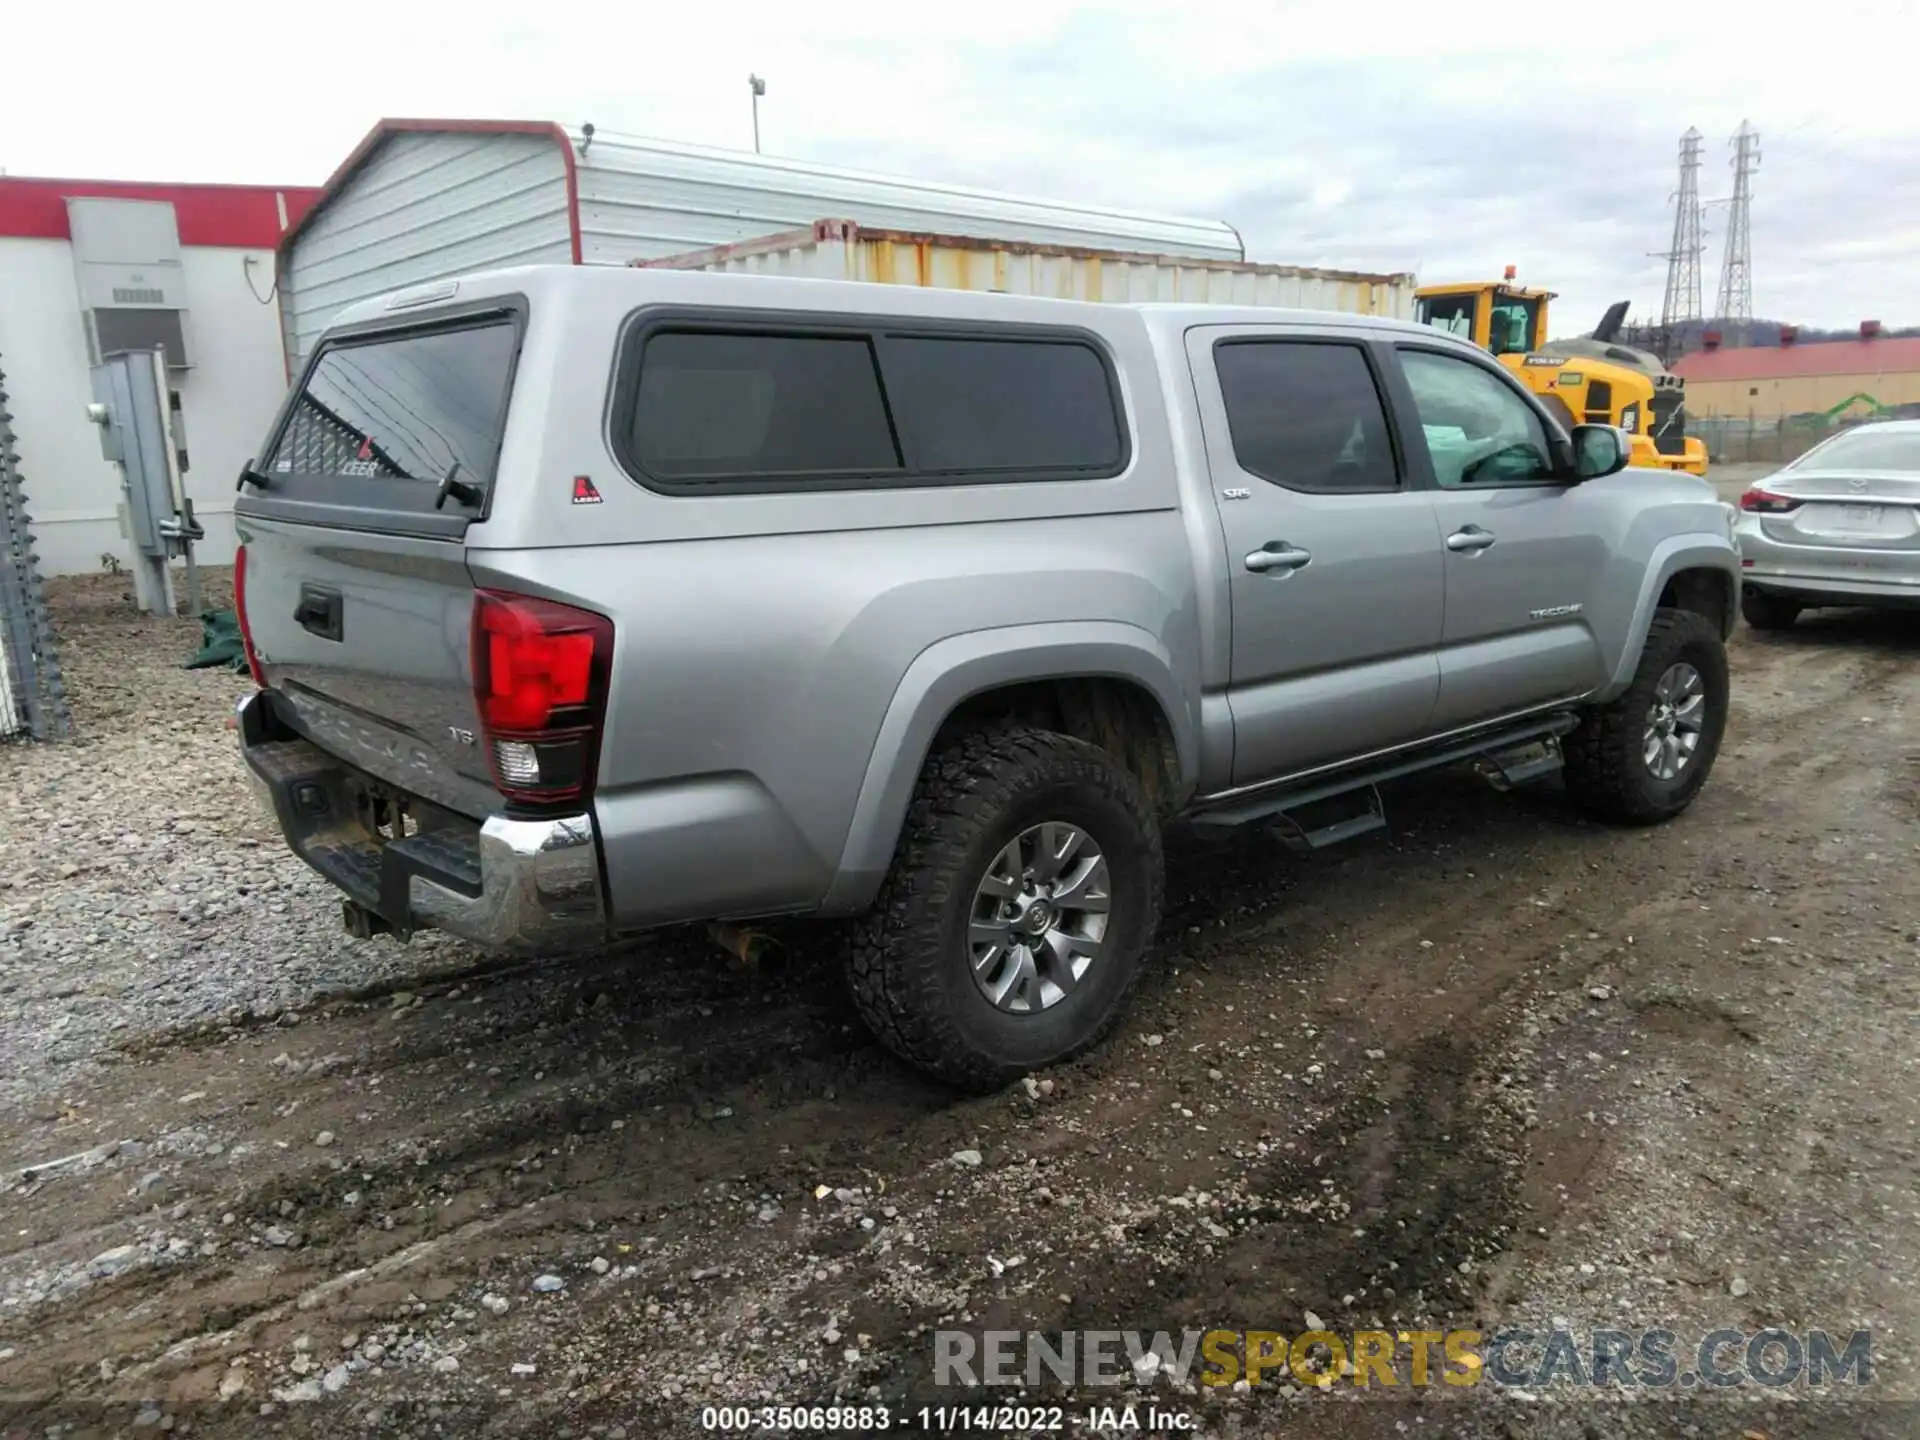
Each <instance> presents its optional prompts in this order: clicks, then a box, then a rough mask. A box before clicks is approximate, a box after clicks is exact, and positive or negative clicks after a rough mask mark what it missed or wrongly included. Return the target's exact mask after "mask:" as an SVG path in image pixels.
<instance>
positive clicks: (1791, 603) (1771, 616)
mask: <svg viewBox="0 0 1920 1440" xmlns="http://www.w3.org/2000/svg"><path fill="white" fill-rule="evenodd" d="M1802 608H1803V607H1802V606H1801V604H1800V602H1799V601H1798V600H1790V599H1788V598H1787V597H1786V596H1785V595H1768V594H1766V593H1765V592H1764V591H1760V590H1743V591H1741V592H1740V614H1741V616H1742V617H1743V618H1744V619H1745V620H1746V622H1747V624H1749V625H1751V626H1752V627H1753V628H1754V629H1756V630H1785V629H1786V628H1787V627H1788V626H1790V625H1792V624H1793V622H1794V621H1796V620H1798V619H1799V618H1800V611H1801V609H1802Z"/></svg>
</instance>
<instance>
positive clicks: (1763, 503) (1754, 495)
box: [1740, 485, 1806, 515]
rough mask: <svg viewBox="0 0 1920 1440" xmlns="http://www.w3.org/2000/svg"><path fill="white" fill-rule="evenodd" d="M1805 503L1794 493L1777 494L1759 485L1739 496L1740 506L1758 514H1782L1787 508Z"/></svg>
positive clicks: (1798, 506)
mask: <svg viewBox="0 0 1920 1440" xmlns="http://www.w3.org/2000/svg"><path fill="white" fill-rule="evenodd" d="M1805 503H1806V502H1805V501H1803V500H1801V499H1800V498H1799V497H1798V496H1796V495H1777V494H1775V493H1774V492H1773V491H1771V490H1768V489H1765V488H1763V487H1761V486H1759V485H1755V486H1754V487H1753V488H1752V489H1751V490H1749V491H1747V493H1746V494H1744V495H1742V496H1741V497H1740V508H1741V509H1742V510H1751V511H1753V512H1754V513H1755V514H1758V515H1784V514H1786V513H1787V512H1788V511H1789V510H1798V509H1799V508H1800V507H1801V506H1802V505H1803V504H1805Z"/></svg>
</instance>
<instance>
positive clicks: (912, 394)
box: [883, 338, 1122, 473]
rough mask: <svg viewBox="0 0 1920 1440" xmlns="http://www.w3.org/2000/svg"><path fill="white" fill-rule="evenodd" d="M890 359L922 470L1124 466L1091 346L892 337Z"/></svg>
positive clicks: (1109, 398)
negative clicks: (1121, 464) (1121, 462)
mask: <svg viewBox="0 0 1920 1440" xmlns="http://www.w3.org/2000/svg"><path fill="white" fill-rule="evenodd" d="M883 363H884V366H885V369H886V375H887V393H888V395H889V397H890V398H891V399H892V401H893V407H894V414H895V415H896V416H897V417H898V418H899V421H900V429H901V433H902V434H903V436H904V437H905V439H906V442H907V445H908V447H909V451H908V453H909V456H910V458H911V459H912V462H913V466H914V469H915V470H918V471H931V472H936V473H943V472H944V473H952V472H955V471H984V470H1042V471H1045V470H1078V471H1091V470H1105V471H1112V470H1115V469H1117V468H1118V467H1119V465H1120V458H1121V454H1122V445H1121V439H1120V420H1119V416H1118V415H1117V414H1116V413H1115V408H1114V397H1113V392H1112V390H1111V389H1110V388H1109V386H1108V384H1107V369H1106V366H1105V365H1104V364H1103V363H1102V362H1101V359H1100V356H1099V355H1098V354H1097V353H1096V352H1095V351H1094V350H1092V349H1091V348H1090V347H1088V346H1086V345H1081V344H1075V343H1047V342H1036V341H1031V340H974V339H923V338H916V339H905V338H899V339H893V340H890V341H888V342H887V347H886V350H885V355H884V361H883Z"/></svg>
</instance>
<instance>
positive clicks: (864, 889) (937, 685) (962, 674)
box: [820, 620, 1200, 914]
mask: <svg viewBox="0 0 1920 1440" xmlns="http://www.w3.org/2000/svg"><path fill="white" fill-rule="evenodd" d="M1069 679H1071V680H1095V679H1112V680H1126V681H1131V682H1133V683H1134V684H1136V685H1138V686H1140V687H1141V688H1142V689H1144V690H1145V691H1146V692H1147V693H1148V694H1150V695H1151V696H1152V697H1153V698H1154V700H1155V701H1156V702H1157V703H1158V704H1159V706H1160V710H1161V713H1162V714H1164V715H1165V716H1166V719H1167V724H1168V727H1169V729H1170V730H1171V731H1172V734H1173V743H1174V749H1175V752H1176V754H1177V755H1178V757H1179V766H1180V785H1181V792H1182V795H1183V796H1184V795H1185V794H1188V793H1191V791H1192V789H1193V787H1194V786H1195V785H1196V784H1197V783H1198V781H1199V764H1200V760H1199V736H1198V722H1197V719H1196V717H1195V715H1194V713H1193V711H1192V708H1191V705H1190V702H1189V700H1188V696H1189V694H1190V693H1191V687H1189V686H1186V685H1183V684H1182V683H1181V682H1180V680H1179V679H1178V678H1177V677H1176V675H1175V672H1174V664H1173V657H1172V655H1171V654H1170V653H1169V652H1168V650H1167V647H1166V646H1165V645H1164V644H1162V643H1161V641H1160V640H1159V638H1158V637H1157V636H1155V635H1153V634H1152V633H1151V632H1150V631H1147V630H1144V629H1141V628H1140V627H1139V626H1137V625H1129V624H1126V623H1123V622H1119V621H1106V620H1079V621H1066V622H1060V621H1047V622H1043V623H1039V624H1033V625H1015V626H1006V627H1002V628H996V629H991V630H974V631H969V632H968V633H966V634H964V635H954V636H950V637H948V638H947V639H945V640H940V641H937V642H936V643H934V644H933V645H930V646H928V647H927V648H926V649H925V650H923V651H921V652H920V654H919V655H918V656H916V657H915V659H914V661H913V663H912V664H911V665H909V666H908V667H907V671H906V674H904V675H903V676H902V677H901V679H900V683H899V685H898V686H896V687H895V689H894V692H893V698H892V700H891V701H889V703H888V706H887V712H886V715H885V717H884V718H883V719H882V720H881V722H880V728H879V730H878V732H877V733H876V734H875V736H874V741H873V748H872V750H871V751H870V752H869V755H868V758H867V769H866V774H865V775H864V777H863V778H862V780H861V783H860V793H859V797H858V798H857V799H856V801H855V802H854V808H853V818H852V822H851V824H850V826H849V828H848V832H847V840H846V844H845V845H844V846H843V847H842V850H841V856H840V865H839V868H838V872H837V873H836V875H835V877H834V882H833V885H832V887H831V888H830V889H829V891H828V893H827V895H826V896H825V898H824V899H823V900H822V902H821V907H820V908H821V910H822V911H824V912H826V913H829V914H855V913H858V912H859V911H861V910H864V909H865V908H866V907H867V905H868V904H870V903H871V902H872V900H873V897H874V894H875V892H877V891H878V890H879V888H880V884H881V881H882V880H883V879H884V878H885V876H886V872H887V870H888V868H889V867H890V866H891V865H892V864H893V852H894V849H895V847H896V845H897V844H898V843H899V838H900V829H901V826H902V825H904V824H905V823H906V816H907V806H908V804H909V803H910V802H911V800H912V798H913V787H914V785H915V783H916V782H917V781H918V780H919V778H920V771H921V768H922V767H923V766H924V765H925V764H926V759H927V755H928V752H929V751H930V750H931V749H932V748H933V739H934V736H935V735H936V734H937V733H938V732H939V729H940V727H941V725H943V724H944V723H945V722H946V719H947V717H948V716H949V715H951V714H952V713H953V712H954V711H955V710H956V709H958V708H959V707H960V706H961V705H963V704H965V703H966V702H967V701H968V700H970V699H972V698H973V697H974V696H976V695H980V694H983V693H984V692H986V691H988V690H995V689H999V688H1000V687H1002V686H1006V685H1018V684H1022V683H1025V682H1029V681H1035V680H1069Z"/></svg>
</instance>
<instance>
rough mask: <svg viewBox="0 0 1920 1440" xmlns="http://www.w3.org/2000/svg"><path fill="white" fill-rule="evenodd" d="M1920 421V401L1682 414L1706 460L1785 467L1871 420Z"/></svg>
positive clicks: (1689, 432) (1870, 422) (1689, 431)
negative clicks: (1837, 409) (1831, 410)
mask: <svg viewBox="0 0 1920 1440" xmlns="http://www.w3.org/2000/svg"><path fill="white" fill-rule="evenodd" d="M1915 419H1920V405H1897V406H1880V407H1877V408H1875V409H1873V410H1867V411H1860V410H1855V411H1852V412H1850V413H1848V414H1846V415H1840V416H1836V415H1832V414H1823V413H1821V412H1818V411H1815V412H1811V413H1807V414H1801V415H1729V416H1720V415H1695V414H1692V413H1689V414H1688V416H1687V433H1688V434H1689V435H1697V436H1699V437H1700V440H1701V441H1702V443H1704V444H1705V445H1706V447H1707V458H1708V459H1709V460H1710V461H1715V462H1719V463H1722V464H1729V465H1731V464H1737V463H1739V462H1742V461H1764V462H1771V463H1773V464H1779V465H1784V464H1786V463H1787V461H1789V460H1797V459H1799V458H1800V457H1801V456H1802V455H1804V454H1806V453H1807V451H1809V450H1811V449H1812V448H1813V447H1814V446H1816V445H1818V444H1819V443H1820V442H1821V441H1822V440H1825V439H1826V438H1827V437H1828V436H1829V435H1835V434H1838V433H1839V432H1840V431H1842V430H1849V429H1852V428H1853V427H1855V426H1857V425H1871V424H1872V423H1873V422H1874V421H1876V420H1915Z"/></svg>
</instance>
